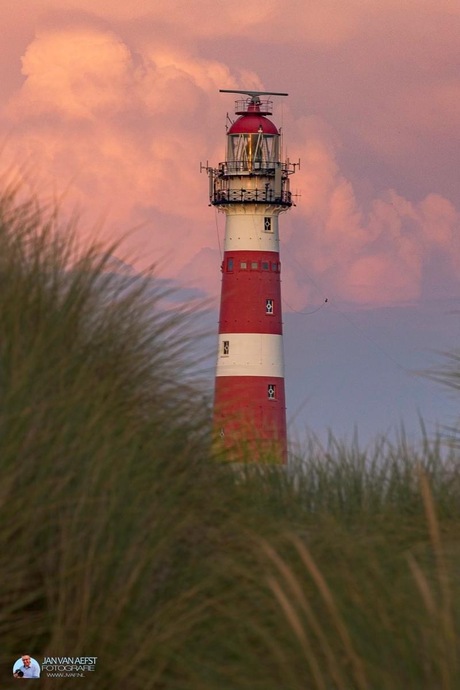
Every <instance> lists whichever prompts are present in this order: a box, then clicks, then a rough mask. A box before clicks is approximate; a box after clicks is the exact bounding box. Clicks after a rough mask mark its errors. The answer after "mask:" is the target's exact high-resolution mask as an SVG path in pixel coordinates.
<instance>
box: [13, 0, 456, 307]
mask: <svg viewBox="0 0 460 690" xmlns="http://www.w3.org/2000/svg"><path fill="white" fill-rule="evenodd" d="M96 5H97V6H95V4H94V3H93V2H90V1H89V0H77V2H76V3H75V2H74V1H72V2H70V0H69V1H68V0H59V1H58V2H56V3H54V4H51V2H50V1H49V2H48V1H47V0H31V2H30V12H29V14H28V15H27V18H26V16H24V17H23V18H22V19H21V21H24V22H26V19H28V20H29V21H32V22H36V23H37V26H36V27H35V25H33V24H31V27H32V26H33V28H34V29H36V30H35V36H34V37H32V36H31V35H28V36H27V40H26V41H25V43H24V46H23V50H22V61H21V65H22V74H20V73H19V69H18V75H19V77H20V79H19V78H18V79H16V81H15V80H13V81H12V82H11V83H12V84H13V83H14V84H15V87H14V89H13V91H12V93H9V94H8V98H6V99H5V100H4V105H3V106H2V107H0V124H1V125H2V128H3V130H4V131H5V132H6V133H7V142H6V144H5V147H4V154H3V157H4V160H5V162H6V164H8V163H10V162H12V161H13V162H15V163H17V162H19V163H23V162H24V163H25V164H26V166H27V167H28V168H29V169H30V170H32V169H33V170H34V175H36V176H37V178H38V179H40V180H41V184H42V187H43V189H45V190H47V191H48V192H49V190H50V189H53V190H55V191H56V192H57V194H58V195H59V194H60V193H61V192H62V191H64V190H68V191H67V198H66V202H65V204H66V205H67V206H68V207H71V206H72V205H74V204H75V203H78V204H79V206H80V207H81V208H82V209H84V210H85V216H84V220H85V223H88V220H89V219H91V218H92V219H93V220H94V219H98V218H100V217H101V216H103V217H105V223H104V227H105V230H104V232H105V233H106V235H107V236H109V237H110V239H114V238H116V237H118V236H119V235H120V234H121V233H122V232H125V233H126V231H127V230H129V229H130V228H136V230H135V232H133V233H131V234H129V235H128V238H127V240H126V243H127V246H128V248H129V249H130V250H131V253H132V254H134V255H135V256H137V258H138V260H139V261H140V263H152V262H157V263H159V266H160V268H161V271H162V272H163V274H165V275H170V276H174V277H180V279H181V280H184V281H189V282H190V283H195V284H199V285H200V287H201V288H204V289H207V290H208V291H209V292H211V293H212V292H216V291H217V289H218V280H219V263H220V257H219V247H218V241H217V233H216V225H217V229H218V230H219V232H220V233H222V228H223V217H222V215H219V216H218V218H217V220H216V217H215V212H214V210H210V209H208V208H207V180H206V178H205V176H204V175H200V174H199V163H200V160H202V161H206V160H207V159H208V160H209V161H210V162H211V163H212V164H213V165H215V164H217V163H218V162H219V161H221V160H223V157H224V146H225V129H224V124H225V110H227V109H228V110H231V106H232V99H231V97H228V96H219V94H218V89H219V88H227V89H232V88H237V87H242V88H246V89H247V88H254V89H263V87H264V86H265V85H266V86H268V87H271V86H272V84H271V83H269V81H268V80H271V79H275V75H277V74H278V73H282V74H283V78H284V77H285V76H286V75H287V79H288V81H289V80H290V84H291V89H290V90H292V91H293V94H294V96H293V98H292V99H290V100H289V102H288V105H286V106H285V109H284V111H283V113H284V118H285V123H284V122H283V124H285V125H286V126H285V130H286V134H287V140H288V141H289V151H290V152H292V154H293V155H292V158H293V159H294V158H295V159H296V158H297V156H300V158H301V160H302V167H301V170H300V171H299V172H298V173H297V174H296V175H295V176H294V178H293V188H294V189H300V191H301V197H300V198H299V200H298V206H297V207H296V208H295V209H294V210H292V211H291V212H290V213H289V214H286V215H284V216H283V217H282V222H281V228H282V242H283V247H282V251H283V289H284V290H285V296H286V298H287V300H288V301H289V303H291V304H293V306H295V307H299V308H301V307H303V306H304V305H305V304H306V303H308V302H311V301H317V300H318V292H319V291H320V292H322V296H326V295H327V293H329V294H331V293H332V294H334V295H336V296H338V297H340V298H341V299H346V300H350V301H353V302H355V303H360V304H364V303H374V304H376V303H377V304H388V303H398V302H405V301H410V300H414V299H417V298H418V297H419V296H420V294H421V293H422V291H423V284H424V280H425V275H426V271H427V266H430V267H431V269H432V268H433V265H437V266H439V267H443V268H444V269H449V270H446V271H445V275H446V276H448V275H449V276H452V275H453V274H454V269H455V270H457V269H458V267H460V247H459V245H458V239H457V237H458V236H459V234H460V233H459V213H458V208H459V207H460V194H458V196H456V197H455V198H454V197H452V198H448V196H446V194H445V193H443V192H442V188H443V185H442V183H443V180H444V181H445V180H447V181H448V182H450V181H451V179H453V178H452V176H451V175H448V174H447V173H446V172H444V170H445V169H447V167H448V166H447V167H446V166H441V162H442V161H441V154H440V153H439V151H443V150H444V149H443V146H444V147H445V148H446V150H447V148H449V151H451V144H452V142H453V141H454V139H455V137H457V140H458V131H457V129H458V128H457V125H455V127H454V123H455V122H458V114H459V113H460V92H459V89H458V83H457V80H456V79H457V77H456V72H455V70H454V66H455V65H456V55H457V51H458V41H457V40H456V39H457V33H456V30H455V26H456V24H455V22H456V20H457V18H458V17H459V16H460V15H459V13H458V12H457V10H456V9H455V6H454V5H449V3H448V0H445V3H444V4H443V5H442V6H441V5H440V3H439V2H436V3H435V2H434V0H428V1H427V3H425V7H424V13H422V14H420V13H418V11H417V5H416V3H408V4H406V5H405V6H404V7H401V6H400V3H396V0H385V2H383V3H379V5H378V7H377V6H375V7H374V6H373V7H372V8H370V6H369V3H365V2H364V1H363V0H353V1H352V2H349V3H346V5H344V4H343V3H342V2H338V0H326V1H325V2H323V3H304V2H300V0H295V1H294V3H293V5H291V6H290V11H289V12H286V9H285V6H283V5H280V3H278V2H275V0H263V1H262V0H254V2H253V3H251V5H250V6H249V5H247V4H246V5H245V4H244V3H236V4H235V3H234V4H233V5H225V4H221V3H218V4H217V5H216V3H215V2H213V3H211V2H210V0H203V2H200V3H198V4H195V5H194V6H193V11H192V10H191V9H190V5H189V4H186V3H185V2H184V1H183V0H168V2H166V1H165V2H163V0H159V1H158V2H155V3H151V4H150V6H149V7H148V8H147V9H146V6H145V2H144V0H133V2H132V3H128V4H127V3H119V2H118V1H117V0H111V2H110V3H109V2H108V1H106V0H101V1H100V2H98V3H97V4H96ZM77 10H78V11H77ZM3 11H4V10H2V9H1V8H0V19H1V18H2V12H3ZM40 11H43V12H44V14H43V16H42V18H41V20H40V21H38V20H37V17H38V15H39V13H40ZM448 14H449V18H450V24H449V26H450V28H449V29H447V28H446V26H447V23H448V22H447V20H446V17H447V15H448ZM439 31H441V32H442V36H443V38H444V39H445V40H444V41H440V38H439ZM29 33H30V32H29ZM26 34H27V32H25V34H24V36H25V35H26ZM388 45H389V46H390V47H391V50H389V49H388ZM274 46H276V51H275V52H274V53H273V55H272V53H271V51H272V48H273V47H274ZM10 48H11V46H10ZM251 51H252V52H251ZM283 51H284V52H283ZM10 52H11V51H10ZM205 56H206V57H205ZM248 56H249V58H251V59H248ZM17 57H18V64H19V54H18V55H17ZM253 64H254V65H255V64H257V65H258V67H257V68H255V67H253V66H252V65H253ZM280 65H282V69H281V68H280ZM421 77H423V78H421ZM21 80H22V81H21ZM10 88H11V87H10ZM307 89H308V94H306V90H307ZM296 93H297V94H299V93H300V94H301V98H299V96H297V97H296V95H295V94H296ZM306 95H307V96H308V98H307V101H306V102H305V100H304V99H305V96H306ZM358 95H359V97H358ZM312 103H313V104H314V105H312ZM312 108H313V109H316V112H317V113H319V114H318V115H317V116H316V117H307V116H306V115H305V112H306V111H307V110H310V109H312ZM441 112H442V113H445V114H444V115H443V116H442V117H440V116H439V114H440V113H441ZM278 114H279V111H278ZM275 119H276V118H275ZM357 142H358V143H359V146H360V147H361V149H360V155H361V156H362V157H363V159H365V160H362V161H361V160H357V155H356V154H355V152H354V147H355V146H356V145H357ZM436 156H437V157H436ZM443 160H444V159H443ZM455 160H456V159H455ZM433 161H434V162H435V163H433ZM436 161H437V162H436ZM360 166H362V167H360ZM423 166H426V167H425V168H424V167H423ZM441 167H442V170H441ZM436 169H437V170H438V172H437V177H436V180H435V179H433V180H432V179H431V177H432V176H434V174H435V173H436ZM382 170H385V171H389V172H388V173H387V174H386V176H387V178H388V177H389V178H391V179H390V181H389V180H388V179H385V180H384V184H381V181H382V179H383V178H384V177H385V175H384V174H383V173H382V172H381V171H382ZM420 170H422V173H420ZM423 170H425V172H423ZM363 171H365V172H363ZM420 175H424V180H423V185H422V187H423V189H424V191H423V193H417V194H414V193H413V189H409V190H407V189H405V187H408V186H409V187H410V185H407V184H406V182H407V180H409V181H414V180H415V181H417V180H418V179H419V178H420ZM366 176H367V177H366ZM404 176H405V177H404ZM417 176H419V177H417ZM443 176H444V177H443ZM414 186H416V182H414ZM444 186H445V185H444ZM449 189H450V187H449ZM455 204H457V208H456V207H455ZM431 269H430V270H431Z"/></svg>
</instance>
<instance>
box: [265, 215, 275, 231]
mask: <svg viewBox="0 0 460 690" xmlns="http://www.w3.org/2000/svg"><path fill="white" fill-rule="evenodd" d="M264 232H273V226H272V219H271V218H270V217H266V218H264Z"/></svg>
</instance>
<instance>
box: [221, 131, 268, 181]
mask: <svg viewBox="0 0 460 690" xmlns="http://www.w3.org/2000/svg"><path fill="white" fill-rule="evenodd" d="M277 161H278V137H277V136H275V135H266V134H264V133H263V132H256V133H254V134H252V133H251V134H231V135H229V137H228V151H227V163H228V168H229V170H230V171H233V172H237V171H239V170H242V171H246V170H247V171H251V170H261V169H266V168H274V167H275V163H276V162H277Z"/></svg>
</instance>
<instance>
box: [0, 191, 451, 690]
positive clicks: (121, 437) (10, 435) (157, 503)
mask: <svg viewBox="0 0 460 690" xmlns="http://www.w3.org/2000/svg"><path fill="white" fill-rule="evenodd" d="M113 250H114V248H113V247H108V248H103V249H101V247H98V246H90V247H86V248H85V247H81V246H79V244H78V242H77V241H76V235H75V232H74V229H73V228H72V227H65V228H59V227H58V220H57V218H56V214H55V213H54V212H52V213H48V214H47V213H46V211H43V210H42V209H40V208H39V207H38V205H37V204H36V203H35V202H34V201H27V200H26V201H22V202H21V201H20V200H19V198H18V196H17V190H15V189H13V188H7V189H6V191H5V192H4V194H3V197H2V198H1V199H0V282H1V290H0V334H1V337H0V463H1V482H0V577H1V579H0V581H1V583H2V585H1V590H0V649H1V650H2V657H3V660H4V662H5V666H4V668H5V669H6V670H5V674H6V675H5V679H4V680H5V683H6V682H7V678H8V676H10V673H11V666H12V663H13V661H14V660H15V659H16V658H17V657H18V656H19V655H20V654H22V653H23V652H24V651H27V652H28V653H30V654H32V656H35V657H36V658H38V659H41V658H43V657H44V656H97V657H98V662H97V667H96V671H95V672H94V673H92V674H87V676H86V677H85V678H84V679H83V680H80V681H79V680H77V679H75V680H72V681H70V679H68V678H55V677H46V675H45V674H43V677H42V680H41V681H40V682H41V684H42V686H43V687H44V688H61V687H67V686H68V684H69V682H75V683H78V682H79V683H80V684H83V685H84V687H85V688H93V687H96V686H97V687H98V688H99V689H100V690H101V689H102V690H103V689H104V688H114V687H117V688H129V690H136V689H137V688H139V689H140V688H142V689H143V690H145V689H148V688H152V690H153V689H155V690H169V689H170V688H171V689H174V690H176V689H177V690H301V689H302V690H305V689H306V688H307V689H308V690H310V689H312V690H399V689H401V690H403V689H404V690H412V689H413V690H440V689H441V690H454V689H456V688H458V687H460V673H459V668H458V663H457V659H458V651H459V650H458V643H459V634H458V633H459V627H458V626H459V614H458V611H459V603H460V601H459V596H460V586H459V575H458V573H459V572H460V570H459V568H460V547H459V546H458V544H459V536H460V535H459V532H460V521H459V517H460V515H459V513H460V472H459V469H458V456H457V450H456V447H455V446H452V447H451V449H450V450H449V451H446V450H445V449H444V448H443V447H442V444H441V440H440V439H439V438H437V439H434V440H433V441H430V440H429V439H428V438H427V437H426V435H425V436H423V434H422V441H421V443H420V446H419V447H418V448H417V449H416V448H414V447H411V446H410V445H409V444H408V443H407V441H406V440H405V439H404V436H403V435H401V437H400V439H399V441H398V442H397V443H395V444H390V443H389V442H388V441H386V440H385V439H379V440H377V441H376V442H375V444H374V445H373V446H371V447H368V448H366V449H362V448H361V447H360V446H359V445H358V443H357V442H355V443H351V444H342V443H340V442H339V441H337V440H336V439H334V437H333V436H331V438H330V441H329V443H328V445H327V446H326V447H323V446H321V444H320V443H318V442H317V441H316V440H315V439H311V440H310V442H309V444H308V445H307V446H306V448H305V449H304V451H303V454H302V456H300V457H297V458H296V459H292V461H291V463H290V465H289V467H288V468H280V467H277V466H275V465H271V464H270V463H267V464H265V465H263V466H254V464H252V465H250V466H246V465H244V464H243V465H239V466H238V467H236V468H235V467H233V466H232V465H231V464H229V463H226V462H222V458H221V457H219V458H216V457H214V455H213V453H214V450H213V446H212V444H211V443H210V441H209V437H210V428H209V416H210V415H209V403H207V402H206V397H205V395H206V393H205V392H203V388H202V385H201V382H200V381H199V380H197V378H196V377H195V378H194V376H193V371H194V362H193V361H190V360H189V358H188V353H189V351H190V349H192V348H189V347H188V345H189V344H190V343H192V342H195V340H196V338H197V337H198V334H197V332H196V329H195V330H194V328H195V324H196V323H197V322H198V323H199V319H198V318H197V314H196V312H195V311H194V310H193V309H188V308H184V307H182V308H176V309H174V310H170V309H168V308H167V304H168V302H167V299H166V298H167V295H165V294H164V291H163V290H162V289H161V288H160V287H159V286H160V285H161V284H160V283H159V281H156V279H155V277H154V275H153V274H152V273H150V272H147V273H145V274H144V275H143V276H137V277H135V278H129V280H128V279H127V278H126V276H125V277H120V276H119V275H116V274H114V273H113V271H112V268H111V266H112V263H111V257H112V253H113ZM83 685H82V687H83ZM5 686H6V685H5Z"/></svg>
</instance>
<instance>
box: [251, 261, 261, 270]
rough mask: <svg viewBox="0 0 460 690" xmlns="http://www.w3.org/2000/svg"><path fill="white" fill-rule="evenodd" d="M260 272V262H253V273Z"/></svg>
mask: <svg viewBox="0 0 460 690" xmlns="http://www.w3.org/2000/svg"><path fill="white" fill-rule="evenodd" d="M258 270H259V262H258V261H251V271H258Z"/></svg>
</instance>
